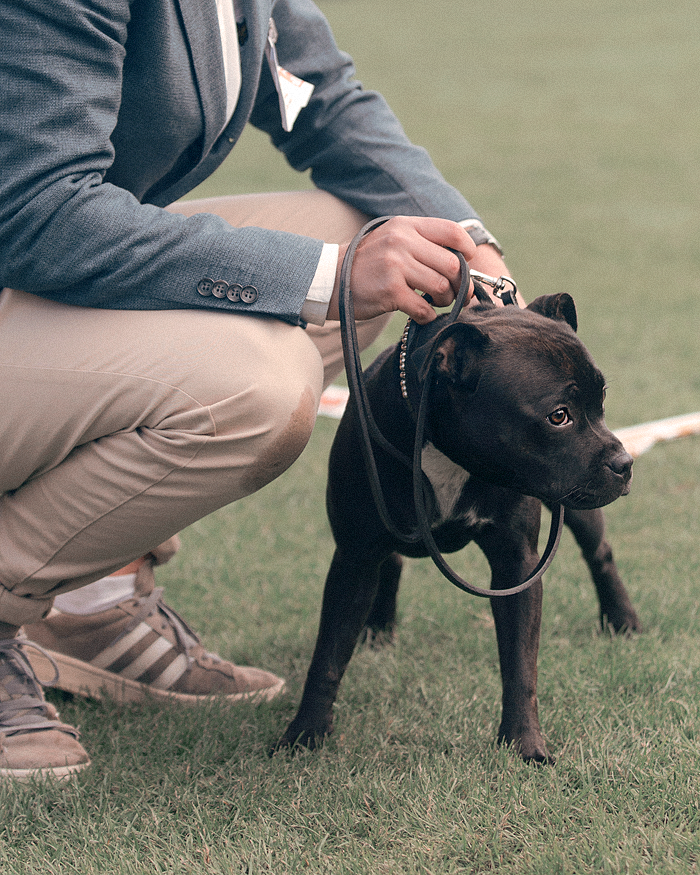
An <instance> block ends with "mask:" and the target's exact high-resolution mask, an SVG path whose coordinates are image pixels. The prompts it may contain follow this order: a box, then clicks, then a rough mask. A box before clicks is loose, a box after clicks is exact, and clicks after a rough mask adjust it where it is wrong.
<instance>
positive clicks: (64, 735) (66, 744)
mask: <svg viewBox="0 0 700 875" xmlns="http://www.w3.org/2000/svg"><path fill="white" fill-rule="evenodd" d="M23 648H32V649H34V650H37V651H38V650H39V648H36V646H35V645H34V644H33V643H32V642H30V641H27V640H25V639H24V638H21V637H18V638H8V639H3V640H2V641H0V777H2V778H14V779H15V780H16V781H29V780H32V779H35V780H36V779H39V780H43V779H45V778H49V777H53V778H55V779H59V780H62V779H64V778H68V777H69V776H70V775H72V774H74V773H75V772H79V771H80V770H81V769H84V768H85V767H86V766H89V765H90V759H89V758H88V755H87V753H86V752H85V749H84V748H83V747H82V745H81V744H80V742H79V741H78V738H79V737H80V733H79V732H78V730H77V729H75V728H74V727H73V726H68V725H67V724H65V723H61V722H60V720H59V719H58V712H57V711H56V709H55V708H54V707H53V705H51V704H50V703H49V702H46V701H45V699H44V695H43V693H42V690H41V687H40V686H39V683H38V681H37V679H36V676H35V674H34V672H33V671H32V667H31V665H30V664H29V661H28V659H27V655H26V653H25V652H23Z"/></svg>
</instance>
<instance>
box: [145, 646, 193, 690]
mask: <svg viewBox="0 0 700 875" xmlns="http://www.w3.org/2000/svg"><path fill="white" fill-rule="evenodd" d="M188 664H189V660H188V659H187V657H186V656H185V654H184V653H181V654H180V655H179V656H178V658H177V659H174V660H173V661H172V662H171V663H170V665H169V666H168V667H167V668H166V669H165V671H164V672H163V673H162V674H161V675H159V676H158V677H157V678H156V679H155V680H154V681H151V683H150V684H149V686H150V687H155V688H156V689H157V690H169V689H170V687H172V685H173V684H174V683H177V681H179V680H180V678H181V677H182V676H183V674H184V673H185V672H186V671H187V666H188Z"/></svg>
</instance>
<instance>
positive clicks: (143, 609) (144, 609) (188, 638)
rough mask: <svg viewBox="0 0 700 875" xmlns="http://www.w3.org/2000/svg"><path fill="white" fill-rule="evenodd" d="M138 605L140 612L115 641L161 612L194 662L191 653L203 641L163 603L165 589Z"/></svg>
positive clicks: (161, 588)
mask: <svg viewBox="0 0 700 875" xmlns="http://www.w3.org/2000/svg"><path fill="white" fill-rule="evenodd" d="M137 603H138V610H137V611H136V613H135V614H134V617H133V619H132V620H131V622H130V623H128V624H127V626H126V627H125V628H124V630H123V631H122V633H121V634H120V635H119V637H118V638H116V639H115V640H116V641H118V640H119V639H120V638H123V637H124V636H125V635H128V634H129V632H131V631H132V630H133V629H135V628H136V627H137V626H138V624H139V623H141V622H142V621H144V620H147V619H148V618H149V617H151V616H152V615H153V614H155V613H158V612H160V614H162V615H163V616H164V617H165V619H166V620H167V622H168V625H169V626H170V628H171V629H172V630H173V632H174V633H175V639H176V641H177V643H178V645H179V646H180V647H181V648H182V651H183V653H184V654H185V656H186V657H187V658H188V660H190V661H192V660H193V659H194V657H192V656H191V655H190V651H191V650H192V648H193V647H194V646H195V645H197V644H201V639H200V638H199V635H197V633H196V632H195V631H194V630H193V629H191V628H190V626H189V625H188V624H187V622H186V621H185V620H183V618H182V617H181V616H180V615H179V614H178V613H177V612H176V611H174V610H173V609H172V608H171V607H169V606H168V605H166V604H165V602H164V601H163V587H162V586H157V587H155V589H154V590H153V592H152V593H150V595H145V596H141V597H140V598H139V599H138V600H137ZM204 655H205V656H208V657H209V658H210V659H212V660H213V661H214V662H221V658H220V657H218V656H216V654H213V653H209V652H206V653H205V654H204Z"/></svg>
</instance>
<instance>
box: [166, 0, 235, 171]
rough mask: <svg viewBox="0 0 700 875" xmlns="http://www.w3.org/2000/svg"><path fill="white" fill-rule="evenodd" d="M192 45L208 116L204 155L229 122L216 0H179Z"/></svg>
mask: <svg viewBox="0 0 700 875" xmlns="http://www.w3.org/2000/svg"><path fill="white" fill-rule="evenodd" d="M175 3H176V4H177V5H178V6H179V8H180V14H181V16H182V22H183V25H184V28H185V31H186V34H187V39H188V41H189V46H190V57H191V59H192V65H193V67H194V75H195V79H196V83H197V89H198V91H199V99H200V102H201V104H202V114H203V117H204V138H203V143H202V156H204V155H207V154H208V153H209V151H210V149H211V147H212V145H213V144H214V142H215V140H216V138H217V137H218V135H219V134H220V133H221V130H222V129H223V127H224V124H225V123H226V86H225V79H224V64H223V60H222V57H221V38H220V36H219V20H218V17H217V14H216V4H215V2H214V0H175ZM202 156H200V158H201V157H202Z"/></svg>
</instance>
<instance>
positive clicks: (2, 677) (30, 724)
mask: <svg viewBox="0 0 700 875" xmlns="http://www.w3.org/2000/svg"><path fill="white" fill-rule="evenodd" d="M23 647H33V648H34V649H35V650H38V651H39V652H40V653H41V654H43V655H44V656H45V657H46V658H47V659H48V660H49V662H50V663H51V665H52V666H53V669H54V676H53V678H52V679H51V680H50V681H40V680H39V679H38V678H37V677H36V675H35V674H34V671H33V669H32V667H31V665H30V663H29V660H28V659H27V657H26V656H25V655H24V653H23V652H22V650H21V648H23ZM2 655H4V656H5V658H6V662H5V665H4V666H3V665H2V664H1V663H0V684H3V685H4V687H5V689H6V690H7V692H8V694H9V695H10V696H12V697H13V698H11V699H8V700H7V701H5V702H0V736H2V735H5V736H7V735H14V734H16V733H18V732H32V731H39V730H44V729H60V730H61V731H63V732H68V733H70V734H71V735H74V736H75V737H76V738H78V736H79V733H78V730H77V729H75V728H74V727H72V726H68V725H67V724H65V723H61V721H60V720H53V719H50V718H49V717H47V716H46V714H47V704H46V702H45V701H44V698H43V695H42V692H41V687H42V686H43V687H50V686H52V685H53V684H55V683H56V681H57V680H58V666H57V665H56V662H55V660H54V659H53V658H52V657H51V656H50V655H49V654H48V653H47V652H46V651H45V650H44V648H43V647H40V646H39V645H38V644H35V643H34V642H33V641H29V640H28V639H26V638H19V637H18V638H5V639H2V640H0V656H2ZM13 688H14V691H15V693H16V694H17V695H15V694H14V693H13ZM57 716H58V715H57Z"/></svg>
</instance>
